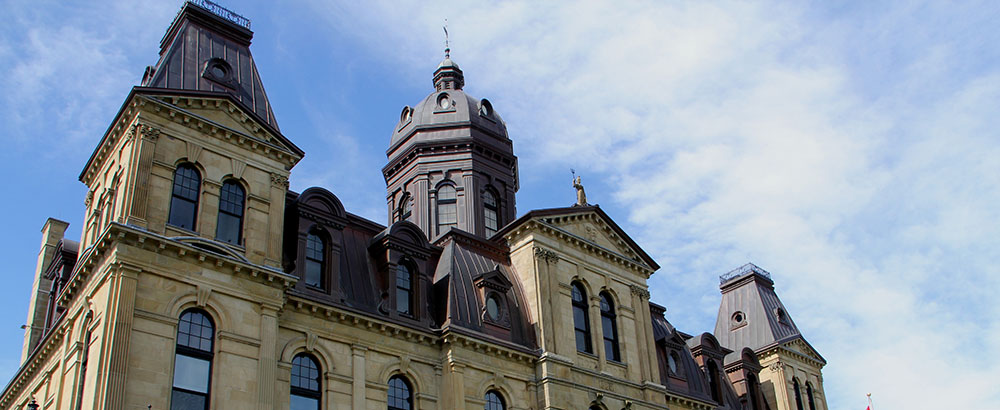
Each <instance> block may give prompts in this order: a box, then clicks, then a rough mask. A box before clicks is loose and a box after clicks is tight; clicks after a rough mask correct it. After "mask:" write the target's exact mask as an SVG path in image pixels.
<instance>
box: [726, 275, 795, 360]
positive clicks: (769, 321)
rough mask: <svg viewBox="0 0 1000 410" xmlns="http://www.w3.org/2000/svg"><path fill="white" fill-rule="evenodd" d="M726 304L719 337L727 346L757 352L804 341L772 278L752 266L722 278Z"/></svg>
mask: <svg viewBox="0 0 1000 410" xmlns="http://www.w3.org/2000/svg"><path fill="white" fill-rule="evenodd" d="M720 282H721V284H720V285H719V288H720V290H721V291H722V303H721V304H720V305H719V317H718V319H717V320H716V322H715V337H716V338H717V339H718V340H719V343H721V344H722V345H723V346H725V347H727V348H729V349H732V350H737V351H738V350H740V349H742V348H744V347H749V348H751V349H753V350H754V351H759V350H760V349H762V348H765V347H768V346H771V345H773V344H775V343H783V342H786V341H790V340H793V339H796V338H802V334H801V333H799V328H798V327H797V326H795V322H794V321H793V320H792V317H791V315H789V314H788V311H787V310H785V306H784V305H783V304H782V303H781V299H779V298H778V294H777V293H775V292H774V282H773V281H772V280H771V274H770V273H768V272H767V271H765V270H764V269H761V268H760V267H758V266H757V265H754V264H752V263H748V264H746V265H743V266H741V267H739V268H737V269H734V270H732V271H730V272H729V273H727V274H725V275H722V276H721V277H720Z"/></svg>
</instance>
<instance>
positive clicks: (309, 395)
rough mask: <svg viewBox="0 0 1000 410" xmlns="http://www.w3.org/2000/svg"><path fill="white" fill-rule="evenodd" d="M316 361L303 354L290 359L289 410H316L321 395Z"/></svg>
mask: <svg viewBox="0 0 1000 410" xmlns="http://www.w3.org/2000/svg"><path fill="white" fill-rule="evenodd" d="M319 375H320V371H319V365H317V364H316V360H315V359H313V358H312V356H309V355H307V354H304V353H299V354H298V355H296V356H295V358H293V359H292V380H291V390H292V391H291V405H290V406H289V410H318V409H319V406H320V401H321V400H320V399H321V398H322V397H323V393H322V392H321V390H320V378H319Z"/></svg>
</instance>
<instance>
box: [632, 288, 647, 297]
mask: <svg viewBox="0 0 1000 410" xmlns="http://www.w3.org/2000/svg"><path fill="white" fill-rule="evenodd" d="M630 287H631V288H632V294H633V295H636V296H638V297H640V298H643V299H649V291H648V290H646V289H645V288H643V287H642V286H638V285H632V286H630Z"/></svg>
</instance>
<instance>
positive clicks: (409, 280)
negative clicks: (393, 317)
mask: <svg viewBox="0 0 1000 410" xmlns="http://www.w3.org/2000/svg"><path fill="white" fill-rule="evenodd" d="M412 299H413V272H412V271H411V270H410V266H409V265H408V264H406V263H400V264H399V265H396V312H399V314H401V315H407V316H413V300H412Z"/></svg>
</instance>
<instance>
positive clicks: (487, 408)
mask: <svg viewBox="0 0 1000 410" xmlns="http://www.w3.org/2000/svg"><path fill="white" fill-rule="evenodd" d="M491 395H492V396H493V397H495V398H496V401H491V400H490V396H491ZM483 401H484V402H485V403H484V404H483V410H507V400H506V399H504V398H503V394H501V393H500V391H499V390H497V389H490V390H487V391H486V394H484V395H483ZM497 405H499V406H500V407H496V406H497ZM491 406H492V407H491Z"/></svg>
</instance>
